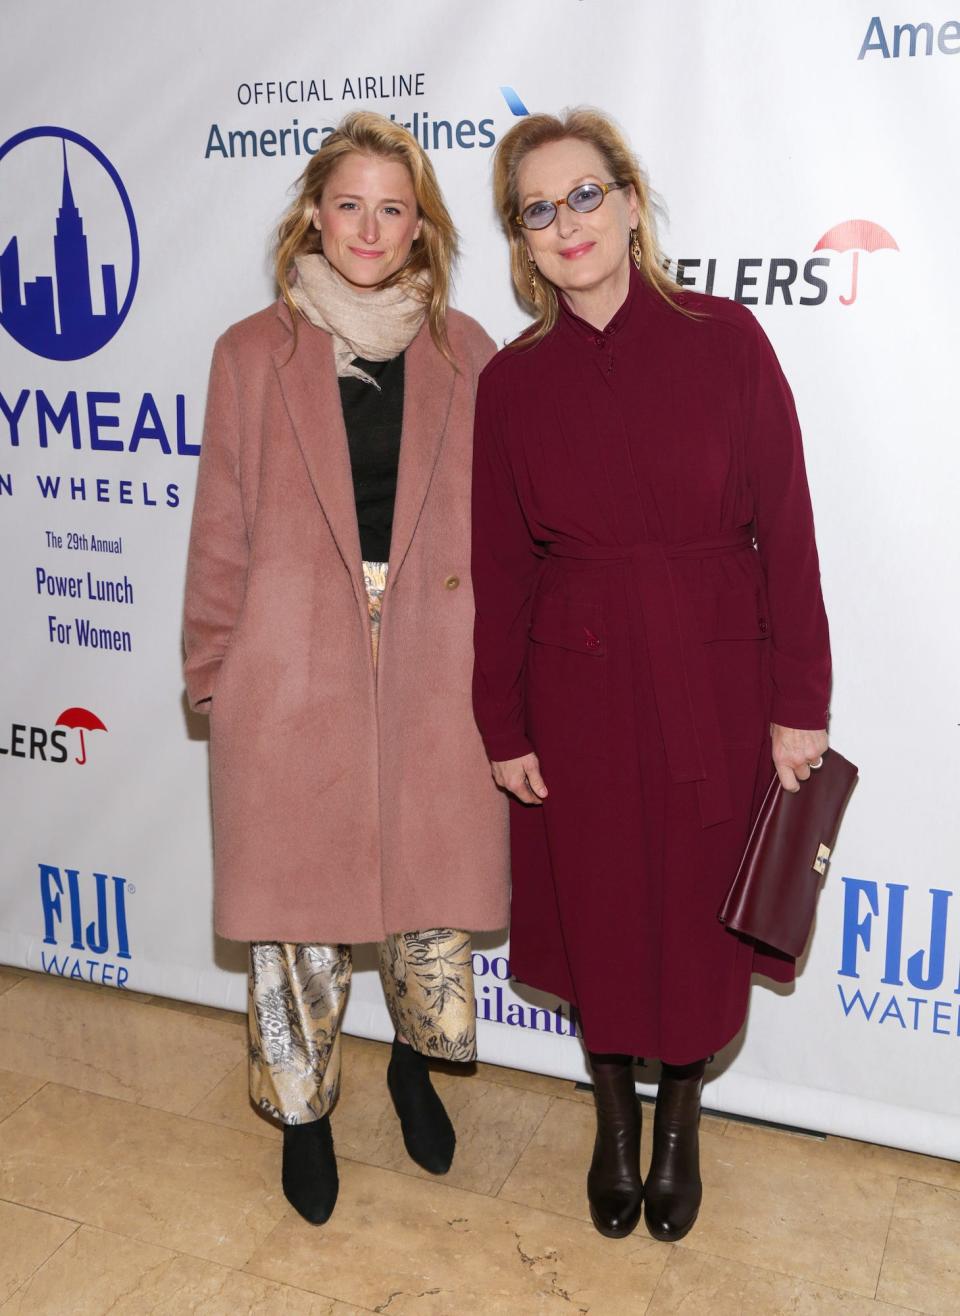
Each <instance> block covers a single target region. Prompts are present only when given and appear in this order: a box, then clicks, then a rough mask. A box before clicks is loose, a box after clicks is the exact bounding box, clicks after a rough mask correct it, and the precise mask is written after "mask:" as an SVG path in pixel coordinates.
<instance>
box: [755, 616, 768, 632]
mask: <svg viewBox="0 0 960 1316" xmlns="http://www.w3.org/2000/svg"><path fill="white" fill-rule="evenodd" d="M757 625H758V626H759V627H760V630H761V631H763V632H764V633H766V629H767V619H766V617H761V618H760V620H759V621H758V622H757Z"/></svg>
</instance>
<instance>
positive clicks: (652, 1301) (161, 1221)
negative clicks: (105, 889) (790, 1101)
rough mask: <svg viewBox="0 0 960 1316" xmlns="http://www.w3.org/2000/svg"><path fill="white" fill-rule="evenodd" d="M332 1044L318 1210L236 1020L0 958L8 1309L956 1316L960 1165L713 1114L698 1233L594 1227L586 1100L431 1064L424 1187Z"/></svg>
mask: <svg viewBox="0 0 960 1316" xmlns="http://www.w3.org/2000/svg"><path fill="white" fill-rule="evenodd" d="M344 1049H345V1062H344V1085H343V1093H342V1097H341V1101H340V1104H339V1106H338V1108H337V1110H336V1112H335V1114H334V1120H333V1125H334V1138H335V1141H336V1145H337V1151H338V1156H339V1160H340V1167H341V1191H340V1200H339V1202H338V1205H337V1209H336V1212H335V1213H334V1216H333V1218H332V1219H331V1220H330V1222H329V1223H328V1224H327V1225H326V1226H324V1227H323V1228H322V1229H314V1228H312V1227H311V1226H309V1225H307V1224H305V1223H304V1222H303V1221H302V1220H301V1219H300V1218H299V1217H298V1216H297V1215H296V1214H295V1213H294V1212H293V1211H292V1210H291V1209H290V1208H289V1207H288V1206H287V1204H286V1202H285V1201H284V1198H283V1195H282V1193H281V1192H280V1185H279V1141H280V1139H279V1133H278V1131H277V1129H276V1128H275V1127H274V1126H273V1125H272V1124H270V1123H269V1122H267V1121H266V1120H264V1119H262V1118H261V1117H260V1116H258V1115H257V1114H255V1113H254V1112H253V1111H252V1110H251V1108H250V1106H249V1103H248V1101H247V1096H246V1074H245V1063H244V1027H243V1020H242V1018H241V1016H239V1015H233V1014H229V1013H227V1012H225V1011H222V1010H210V1009H206V1008H205V1007H199V1006H190V1005H184V1004H182V1003H177V1002H167V1001H163V1000H161V999H159V998H156V997H148V996H142V995H137V996H135V995H133V994H132V993H130V994H128V993H124V992H118V991H115V990H112V989H109V988H91V987H89V986H81V985H80V984H74V983H69V982H67V983H65V982H62V981H60V980H52V979H49V978H45V977H44V976H42V975H37V974H26V973H21V972H20V971H18V970H13V969H7V968H2V967H0V1316H12V1314H13V1313H17V1316H40V1313H43V1314H44V1316H99V1314H100V1313H108V1312H109V1313H112V1314H115V1316H148V1314H152V1313H156V1316H179V1313H195V1312H196V1313H204V1314H206V1316H240V1314H241V1313H245V1312H247V1313H263V1314H264V1316H281V1314H282V1316H356V1314H357V1313H370V1312H389V1313H390V1316H474V1314H476V1316H540V1314H541V1313H543V1316H552V1314H553V1313H557V1316H560V1314H561V1313H564V1314H566V1316H570V1314H572V1313H591V1316H642V1314H643V1313H649V1314H650V1316H667V1314H668V1313H683V1316H699V1314H701V1313H702V1316H728V1313H729V1314H730V1316H733V1314H734V1313H739V1314H742V1316H777V1314H778V1313H792V1314H793V1316H807V1314H808V1313H809V1314H810V1316H813V1314H814V1313H816V1314H818V1316H821V1314H822V1316H884V1314H885V1316H894V1314H895V1313H907V1312H920V1313H929V1314H930V1316H960V1165H958V1164H956V1163H955V1162H952V1161H943V1160H936V1159H934V1158H932V1157H926V1156H918V1155H914V1154H913V1153H909V1152H901V1151H894V1150H891V1149H889V1148H883V1147H874V1146H870V1145H869V1144H866V1143H859V1142H855V1141H852V1140H850V1139H846V1138H827V1139H826V1140H825V1141H822V1140H818V1139H811V1138H804V1137H797V1136H793V1135H789V1134H786V1133H780V1132H777V1131H775V1130H770V1129H763V1128H757V1127H754V1126H750V1125H746V1124H743V1123H740V1122H738V1121H735V1120H721V1119H713V1118H709V1119H705V1120H704V1122H703V1130H702V1147H703V1176H704V1183H705V1186H706V1197H705V1201H704V1207H703V1211H702V1213H701V1218H700V1220H699V1221H698V1224H697V1227H696V1229H695V1230H694V1231H693V1233H691V1234H690V1235H689V1236H688V1237H687V1239H686V1240H684V1242H683V1243H681V1244H679V1245H677V1246H675V1247H664V1246H663V1245H661V1244H657V1243H654V1242H652V1241H651V1240H650V1239H649V1238H648V1236H647V1235H646V1233H645V1232H644V1231H643V1229H642V1227H641V1229H639V1230H638V1231H637V1232H636V1233H635V1234H634V1235H632V1236H631V1237H630V1238H629V1239H626V1240H623V1241H620V1242H611V1241H610V1240H607V1239H604V1238H601V1237H600V1236H599V1235H598V1234H597V1233H596V1232H595V1231H594V1229H593V1228H592V1226H591V1225H590V1223H589V1214H588V1212H587V1205H586V1200H585V1196H584V1185H583V1180H584V1173H585V1168H586V1163H587V1160H588V1158H589V1153H590V1147H591V1143H592V1138H593V1121H592V1111H591V1105H590V1098H589V1095H585V1094H584V1093H582V1092H578V1091H576V1090H575V1088H574V1085H573V1084H572V1083H569V1082H564V1081H561V1080H559V1079H552V1078H545V1077H543V1076H542V1075H533V1074H524V1073H522V1072H520V1071H514V1070H506V1069H501V1068H498V1067H497V1066H494V1065H486V1064H481V1065H478V1066H477V1067H476V1072H475V1073H474V1074H472V1075H470V1076H457V1075H454V1074H452V1073H450V1072H439V1073H437V1075H436V1078H435V1082H436V1086H437V1089H438V1090H439V1091H440V1092H441V1093H442V1095H443V1099H444V1102H445V1103H446V1105H447V1108H448V1109H449V1110H450V1112H451V1115H452V1117H453V1119H454V1123H455V1125H456V1127H457V1130H458V1133H459V1142H458V1151H457V1157H456V1160H455V1162H454V1166H453V1168H452V1170H451V1171H450V1173H449V1174H448V1175H446V1176H445V1177H444V1178H443V1179H442V1180H438V1179H434V1178H432V1177H431V1176H429V1175H426V1174H424V1173H423V1172H422V1171H420V1170H419V1169H418V1168H417V1167H416V1166H415V1165H414V1164H413V1163H412V1162H411V1161H410V1160H409V1158H408V1157H407V1156H406V1154H405V1152H404V1149H403V1144H402V1141H401V1139H400V1133H399V1128H398V1126H397V1121H396V1119H395V1117H394V1115H393V1111H392V1108H391V1106H390V1102H389V1098H388V1096H387V1092H386V1085H385V1074H386V1065H387V1055H388V1052H387V1048H386V1047H385V1046H382V1045H380V1044H379V1043H375V1042H367V1041H361V1040H358V1039H353V1038H347V1039H345V1048H344ZM649 1123H650V1121H649V1118H648V1119H647V1121H646V1124H647V1126H648V1127H647V1129H645V1134H644V1152H645V1155H646V1154H649Z"/></svg>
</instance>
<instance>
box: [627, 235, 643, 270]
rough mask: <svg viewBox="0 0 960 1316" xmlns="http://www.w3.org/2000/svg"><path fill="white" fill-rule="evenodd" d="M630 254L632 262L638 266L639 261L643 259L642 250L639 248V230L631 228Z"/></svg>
mask: <svg viewBox="0 0 960 1316" xmlns="http://www.w3.org/2000/svg"><path fill="white" fill-rule="evenodd" d="M630 255H631V256H632V257H633V263H634V265H636V267H637V269H639V268H640V262H641V261H642V260H643V252H642V251H641V250H640V230H639V229H633V230H632V232H631V234H630Z"/></svg>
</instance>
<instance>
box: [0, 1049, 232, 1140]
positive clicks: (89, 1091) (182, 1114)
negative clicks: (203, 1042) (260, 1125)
mask: <svg viewBox="0 0 960 1316" xmlns="http://www.w3.org/2000/svg"><path fill="white" fill-rule="evenodd" d="M240 1063H241V1064H242V1063H243V1062H242V1061H241V1062H240ZM2 1067H3V1066H0V1068H2ZM235 1068H236V1065H233V1066H231V1068H230V1069H227V1070H226V1072H225V1073H222V1074H221V1075H220V1076H219V1078H218V1079H217V1081H216V1082H215V1083H214V1084H213V1087H211V1088H210V1091H209V1092H206V1093H204V1095H203V1096H202V1097H201V1098H200V1101H198V1102H197V1103H196V1104H195V1105H194V1106H192V1107H191V1110H190V1111H186V1110H179V1109H177V1108H176V1107H173V1106H161V1105H158V1104H157V1102H156V1101H150V1100H147V1098H146V1097H143V1096H140V1097H137V1096H128V1095H127V1093H126V1092H104V1091H103V1090H102V1089H101V1088H96V1087H79V1086H78V1085H77V1084H76V1083H66V1082H64V1080H63V1079H62V1078H49V1077H47V1076H46V1075H44V1074H27V1073H24V1071H23V1070H20V1069H12V1070H7V1072H8V1073H11V1074H18V1075H19V1076H20V1077H21V1078H31V1079H36V1080H37V1082H38V1083H39V1084H40V1087H38V1088H37V1090H36V1092H31V1094H30V1096H29V1097H27V1098H26V1099H25V1100H24V1101H22V1102H20V1104H19V1105H18V1106H17V1107H16V1110H11V1111H10V1112H9V1114H8V1115H5V1116H4V1117H3V1119H0V1127H2V1126H3V1124H4V1122H5V1121H6V1120H7V1119H9V1118H10V1116H11V1115H15V1114H16V1112H17V1111H18V1110H22V1109H23V1107H24V1106H25V1105H26V1104H27V1102H29V1101H32V1100H33V1098H34V1097H36V1096H39V1095H40V1093H41V1092H42V1091H43V1090H44V1088H46V1087H49V1086H50V1085H51V1084H54V1085H55V1086H56V1087H62V1088H69V1089H70V1091H71V1092H81V1093H83V1094H84V1095H86V1096H90V1097H103V1098H104V1099H105V1100H107V1101H120V1102H122V1103H123V1104H124V1105H125V1106H133V1107H135V1108H139V1109H140V1110H155V1111H157V1112H158V1113H159V1114H161V1115H176V1116H177V1117H179V1118H180V1119H190V1118H191V1111H192V1110H195V1109H196V1106H199V1105H200V1102H202V1101H206V1099H207V1097H209V1096H210V1095H211V1093H212V1092H213V1091H214V1090H215V1089H216V1088H217V1087H219V1085H220V1084H221V1083H222V1082H223V1080H224V1079H225V1078H226V1077H227V1075H228V1074H229V1073H231V1072H232V1069H235ZM94 1072H95V1073H101V1074H107V1075H108V1076H109V1077H110V1078H111V1079H114V1080H115V1081H116V1082H118V1083H119V1082H121V1081H122V1080H121V1079H120V1078H119V1076H118V1075H117V1074H115V1073H114V1072H113V1071H112V1070H110V1069H107V1068H105V1067H104V1066H99V1067H98V1068H97V1069H96V1070H95V1071H94ZM202 1122H203V1123H206V1124H210V1123H211V1121H210V1120H205V1121H202ZM221 1127H225V1128H229V1127H230V1126H229V1125H223V1126H221Z"/></svg>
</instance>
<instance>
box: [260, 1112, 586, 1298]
mask: <svg viewBox="0 0 960 1316" xmlns="http://www.w3.org/2000/svg"><path fill="white" fill-rule="evenodd" d="M259 1136H260V1135H259V1134H256V1133H254V1134H251V1137H254V1138H256V1137H259ZM336 1156H337V1164H338V1165H341V1164H343V1163H344V1162H347V1163H349V1164H350V1165H362V1166H363V1167H364V1169H366V1170H379V1171H382V1173H384V1174H397V1175H399V1176H400V1177H401V1178H402V1179H413V1180H414V1182H415V1183H422V1184H429V1185H430V1186H431V1187H433V1188H442V1189H443V1190H444V1191H445V1192H454V1193H469V1194H470V1196H471V1197H479V1198H480V1200H481V1201H484V1202H499V1201H504V1202H510V1198H509V1197H504V1198H501V1197H500V1193H499V1189H498V1190H497V1191H496V1192H489V1193H485V1192H483V1191H482V1189H480V1188H468V1187H467V1186H466V1185H464V1184H457V1183H452V1182H450V1181H449V1180H448V1181H446V1182H444V1180H443V1179H442V1178H441V1177H440V1176H439V1175H430V1177H429V1178H424V1176H423V1175H422V1174H418V1173H417V1171H416V1170H415V1169H414V1168H413V1162H411V1168H410V1169H409V1170H398V1169H397V1168H396V1167H394V1166H392V1165H380V1164H379V1163H378V1162H377V1161H364V1160H361V1159H360V1157H359V1156H347V1155H346V1154H345V1153H341V1152H337V1153H336ZM507 1177H508V1178H509V1175H508V1176H507ZM504 1182H506V1180H504ZM510 1204H511V1205H512V1206H527V1205H528V1203H526V1202H510ZM530 1210H531V1211H543V1212H544V1213H545V1214H547V1215H558V1216H560V1217H561V1218H562V1219H564V1220H575V1219H577V1217H576V1216H567V1215H563V1213H562V1212H560V1211H551V1210H550V1208H549V1207H545V1206H532V1207H530ZM341 1301H342V1299H341Z"/></svg>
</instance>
